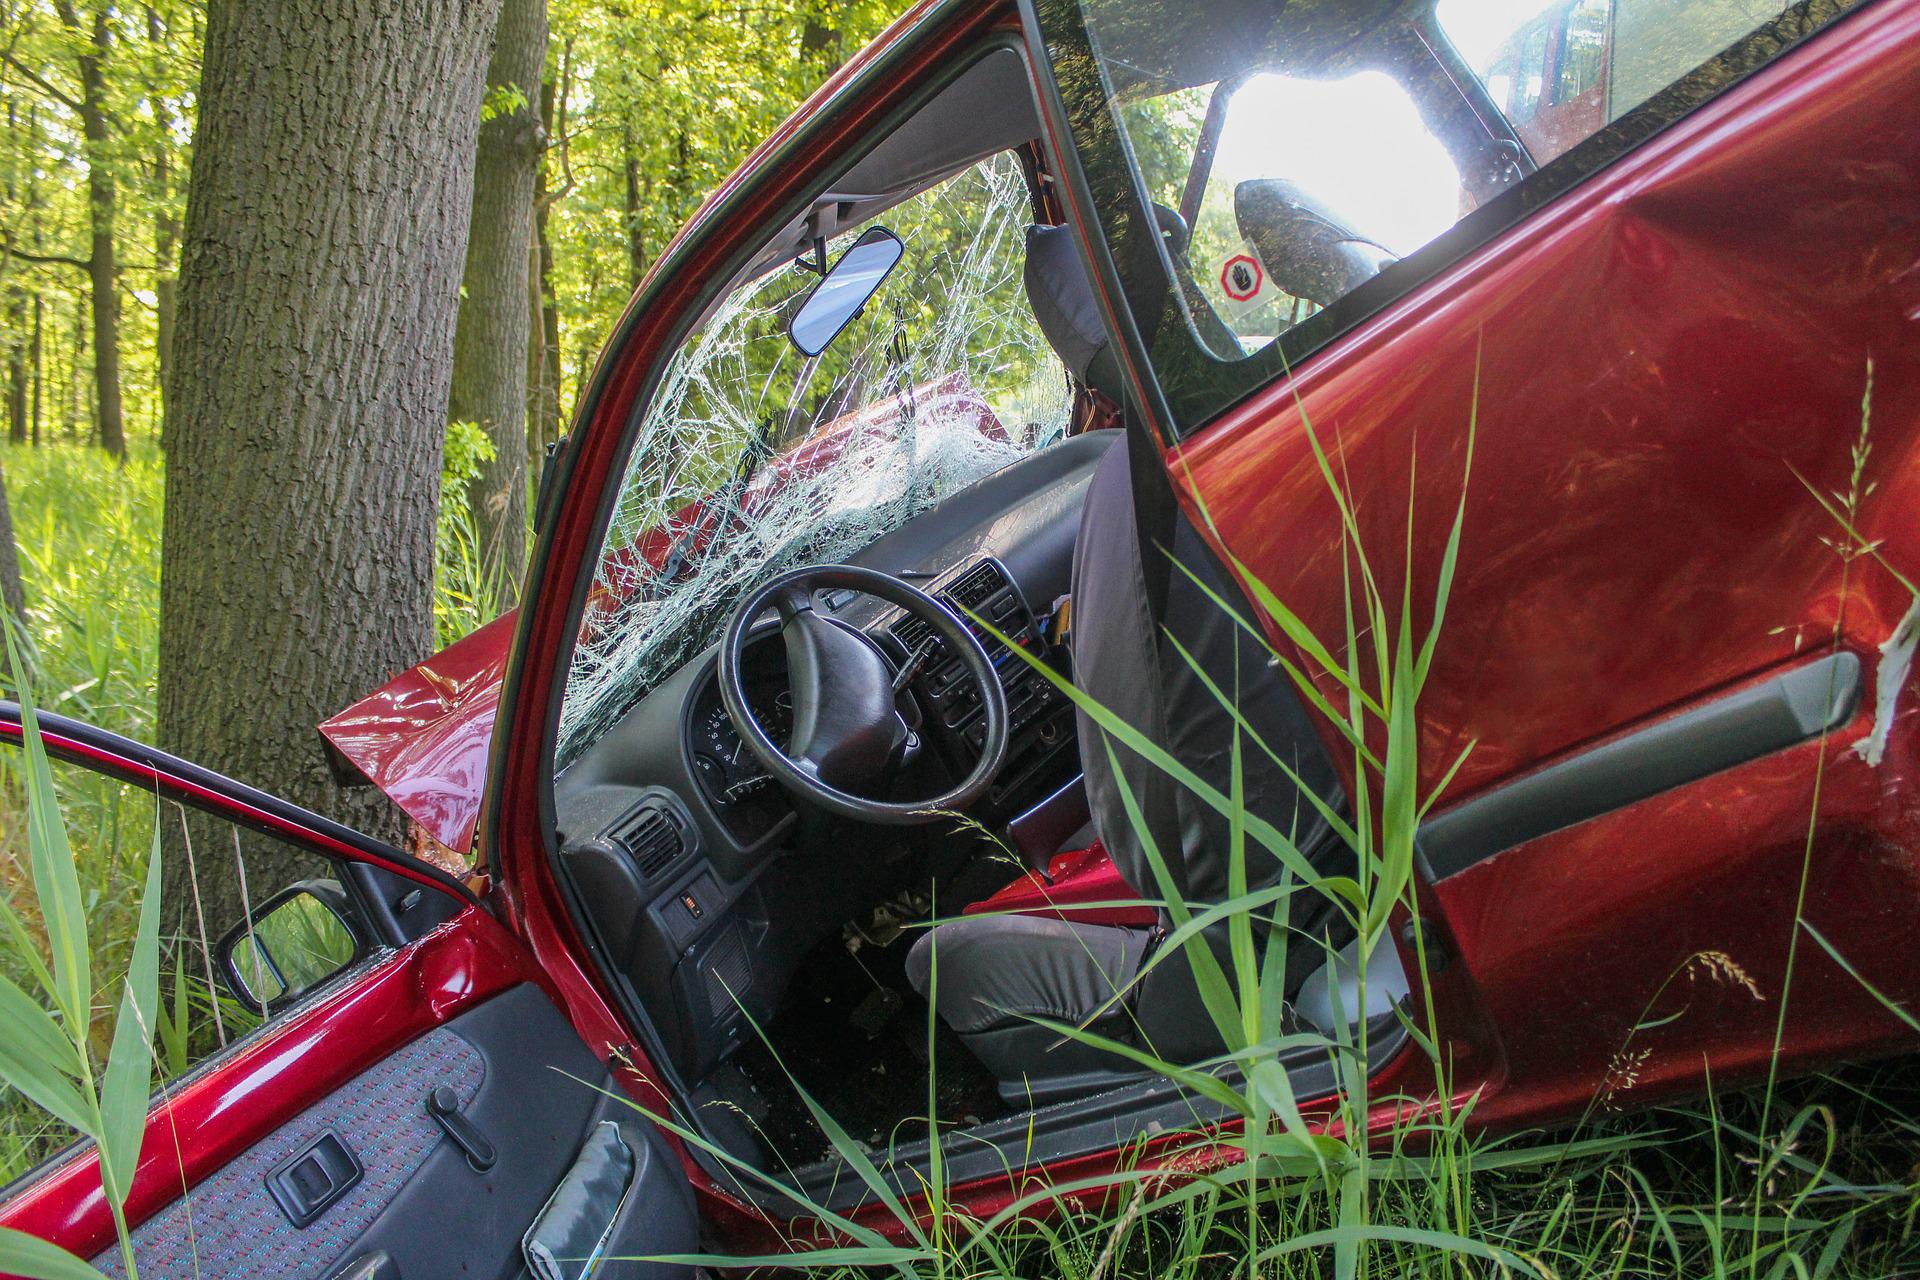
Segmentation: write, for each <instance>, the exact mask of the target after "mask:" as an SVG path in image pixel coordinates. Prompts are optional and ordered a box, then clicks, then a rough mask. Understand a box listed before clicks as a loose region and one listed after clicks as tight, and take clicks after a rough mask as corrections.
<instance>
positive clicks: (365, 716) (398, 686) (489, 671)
mask: <svg viewBox="0 0 1920 1280" xmlns="http://www.w3.org/2000/svg"><path fill="white" fill-rule="evenodd" d="M913 399H914V400H915V402H916V403H917V404H918V405H919V406H920V407H921V409H922V410H923V411H934V412H938V413H939V414H940V416H941V418H942V419H944V420H947V421H958V422H964V423H966V424H968V425H971V426H972V427H973V429H974V430H975V431H978V432H979V433H980V434H981V435H983V436H986V437H988V438H991V439H995V440H1002V441H1004V440H1006V439H1007V438H1008V437H1007V433H1006V429H1005V428H1004V427H1002V426H1001V425H1000V420H999V419H998V418H997V417H995V416H994V413H993V410H992V409H991V408H989V407H988V406H987V403H986V401H985V400H983V399H982V398H981V396H980V393H979V392H977V391H975V390H974V389H973V387H972V386H971V385H970V384H968V382H967V381H966V379H965V378H964V377H962V376H960V375H957V374H956V375H951V376H949V377H946V378H942V379H940V380H939V381H937V382H932V383H928V384H925V385H923V386H920V387H917V388H915V389H914V393H913ZM896 414H897V411H896V410H894V409H893V406H892V405H891V404H888V403H882V404H879V405H874V406H871V407H869V408H867V409H865V410H862V411H860V412H857V413H852V414H849V415H847V416H846V417H843V418H839V419H836V420H835V421H834V422H832V423H829V424H828V425H827V426H825V427H823V428H821V429H820V430H818V431H816V432H814V433H813V434H812V435H811V436H809V437H808V438H807V439H806V440H803V441H801V442H800V443H799V444H797V445H795V446H794V447H793V448H791V449H789V450H788V451H787V452H786V453H784V454H782V455H781V456H779V457H777V458H774V459H771V460H770V461H769V462H768V463H767V465H766V467H765V468H764V470H763V471H762V473H761V475H760V476H759V477H758V478H757V479H756V480H755V481H754V483H753V484H752V485H751V486H750V487H749V489H748V490H747V492H746V493H745V494H743V495H742V497H741V499H740V503H741V505H742V507H744V508H748V509H751V508H752V507H753V506H754V505H755V504H756V503H759V502H764V501H765V500H766V498H767V496H768V495H770V494H771V493H773V492H775V491H777V490H778V489H780V488H782V487H783V486H784V485H786V484H787V483H788V482H790V481H791V480H793V479H795V478H797V477H800V476H804V475H807V474H810V473H811V472H813V471H816V470H819V469H820V468H823V467H828V466H831V465H833V462H834V460H835V459H837V458H838V457H840V455H841V454H842V453H843V452H844V451H845V450H846V449H847V448H848V447H849V446H850V445H852V444H853V443H854V442H855V441H857V440H858V439H859V438H860V437H861V436H862V435H866V434H869V433H872V432H875V431H886V430H889V429H890V428H891V427H892V426H893V423H894V419H895V417H896ZM711 496H712V495H708V498H711ZM726 518H727V517H726V514H725V513H724V512H720V511H716V510H714V509H712V508H711V507H709V505H708V499H707V498H701V499H697V500H695V501H693V502H690V503H688V504H687V505H686V506H685V507H682V508H681V509H680V510H679V511H678V512H676V513H675V514H674V515H673V516H671V517H670V518H669V519H668V520H667V522H666V523H665V524H664V525H663V526H660V527H657V528H655V529H652V530H649V531H648V532H647V533H645V534H642V535H641V536H640V538H639V539H637V540H636V541H635V543H634V544H633V547H632V548H631V549H630V550H628V551H625V552H622V553H618V554H617V555H616V556H615V558H614V559H613V560H612V561H611V562H610V563H609V564H607V565H605V566H603V567H602V570H601V572H600V573H599V575H598V578H599V581H598V582H597V583H596V586H595V590H594V594H592V595H590V596H589V598H588V602H587V608H588V621H587V625H588V626H592V625H593V618H594V616H595V615H596V614H599V613H601V612H602V610H603V609H604V608H605V606H606V605H607V603H608V602H607V599H606V598H605V597H606V596H609V595H620V594H623V593H624V590H625V589H630V588H631V587H632V586H634V585H636V584H637V583H639V582H640V581H642V580H643V577H644V575H642V574H639V573H636V572H634V569H635V567H636V566H634V564H633V561H634V560H636V559H637V560H640V561H642V562H644V563H646V564H648V565H652V566H653V567H655V568H657V567H658V566H659V565H660V564H661V563H662V562H663V561H664V560H665V559H666V557H667V555H668V554H669V550H670V548H671V547H672V546H673V545H674V543H675V542H677V541H679V540H680V539H681V538H682V536H683V535H686V540H687V542H688V544H689V546H690V548H691V549H692V550H693V551H694V552H695V553H696V554H697V553H698V552H699V551H700V550H701V549H702V548H703V547H704V546H705V545H706V544H707V543H708V542H710V541H711V540H712V539H713V537H714V535H715V533H716V532H717V531H718V530H717V526H718V525H719V524H720V523H721V522H722V521H723V520H725V519H726ZM517 616H518V612H517V611H509V612H507V613H504V614H502V615H501V616H499V617H498V618H495V619H494V620H493V621H492V622H489V623H488V624H487V625H486V626H484V627H481V628H480V629H479V630H478V631H475V632H474V633H473V634H472V635H470V636H467V637H466V638H465V639H463V640H460V641H458V642H456V643H454V644H452V645H450V646H448V647H447V648H445V649H442V650H441V651H440V652H439V653H436V654H434V655H433V656H432V657H431V658H428V659H427V660H426V661H425V662H422V663H420V664H419V665H418V666H414V667H410V668H408V669H407V670H406V671H403V672H401V673H400V674H399V675H398V676H396V677H394V678H393V679H392V680H389V681H388V682H387V683H386V684H384V685H381V686H380V687H379V688H378V689H376V690H374V691H373V692H372V693H371V694H368V695H367V696H366V697H365V698H362V699H361V700H360V701H358V702H356V703H354V704H353V705H352V706H350V707H348V708H347V709H346V710H344V711H341V712H339V713H338V714H337V715H334V716H332V717H331V718H329V719H327V720H323V721H321V723H320V733H321V736H322V737H324V738H325V739H326V741H327V743H328V745H329V746H330V747H331V748H332V749H333V751H334V752H335V753H337V756H338V760H337V761H336V764H344V765H345V766H346V767H345V769H344V770H343V771H344V772H346V773H347V774H349V775H358V777H360V778H364V779H365V780H366V781H368V782H371V783H372V784H373V785H374V786H376V787H379V788H380V790H381V791H383V792H385V793H386V794H387V797H388V798H389V799H391V800H392V801H393V802H394V803H395V804H396V805H398V806H400V809H401V811H402V812H404V813H405V814H406V815H407V816H408V817H410V818H412V819H413V820H414V821H415V822H417V823H419V824H420V827H421V829H422V830H424V831H425V832H426V833H427V834H428V835H430V836H432V837H433V838H434V839H435V840H437V841H439V842H440V843H441V844H443V845H445V846H447V847H448V848H449V849H454V850H458V851H462V852H464V851H466V850H468V849H469V848H471V846H472V843H473V828H474V823H475V822H476V821H477V820H478V819H479V817H480V796H481V791H482V789H483V788H484V787H485V785H486V775H487V752H488V750H489V748H490V746H491V743H492V740H493V722H494V718H495V716H496V715H497V714H498V712H499V710H500V684H501V680H502V679H503V678H504V676H505V674H506V665H507V650H508V648H509V646H511V645H512V643H513V628H514V621H515V619H516V617H517Z"/></svg>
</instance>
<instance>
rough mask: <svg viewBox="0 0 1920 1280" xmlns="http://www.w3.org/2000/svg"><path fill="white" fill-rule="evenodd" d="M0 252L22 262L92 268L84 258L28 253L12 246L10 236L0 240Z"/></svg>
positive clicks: (82, 268) (82, 269)
mask: <svg viewBox="0 0 1920 1280" xmlns="http://www.w3.org/2000/svg"><path fill="white" fill-rule="evenodd" d="M0 253H3V254H5V255H6V256H7V257H9V258H18V259H19V260H20V261H22V262H35V263H39V264H40V265H42V266H48V267H77V268H78V269H79V270H81V271H91V270H93V263H92V262H90V261H88V260H87V259H85V258H70V257H68V256H67V255H65V254H61V253H28V252H27V251H26V250H25V249H16V248H14V247H13V240H12V238H11V237H9V238H7V239H4V240H0Z"/></svg>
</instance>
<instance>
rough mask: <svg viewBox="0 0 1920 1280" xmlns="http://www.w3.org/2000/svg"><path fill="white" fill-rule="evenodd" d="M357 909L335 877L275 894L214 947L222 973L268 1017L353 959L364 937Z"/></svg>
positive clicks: (235, 990) (240, 997)
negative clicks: (353, 918)
mask: <svg viewBox="0 0 1920 1280" xmlns="http://www.w3.org/2000/svg"><path fill="white" fill-rule="evenodd" d="M351 914H352V908H351V906H350V905H349V903H348V901H347V895H346V892H345V890H343V889H342V888H341V887H340V886H339V885H338V884H337V883H335V882H334V881H331V880H303V881H302V882H300V883H299V884H296V885H294V886H293V887H292V888H290V889H285V890H282V891H281V892H280V893H277V894H275V895H274V896H273V897H271V898H269V899H267V901H266V902H265V903H264V904H263V905H262V906H261V907H260V908H259V909H258V910H256V911H255V912H254V913H253V915H252V918H251V919H249V920H242V921H241V922H240V923H239V924H237V925H235V926H234V927H233V928H232V929H230V930H228V931H227V934H226V936H225V937H223V938H221V939H220V941H219V943H218V944H217V945H216V946H215V947H214V959H215V961H216V963H217V964H218V965H219V967H220V976H221V978H222V979H223V980H224V981H225V982H226V984H227V987H228V989H229V990H231V991H232V992H233V994H234V996H235V997H236V998H237V999H238V1000H239V1001H240V1003H242V1004H244V1005H246V1006H247V1007H248V1008H249V1009H253V1010H256V1011H258V1012H259V1013H261V1014H262V1015H263V1016H264V1015H266V1014H269V1013H272V1012H273V1011H274V1010H276V1009H279V1008H282V1007H284V1006H285V1005H287V1004H289V1003H291V1002H292V1001H294V1000H297V999H299V998H300V996H301V995H303V994H305V993H306V992H308V991H311V990H312V989H313V988H315V987H317V986H319V985H320V984H321V983H323V982H325V981H326V980H327V979H328V978H331V977H332V976H333V975H334V974H336V973H338V972H340V970H342V969H344V968H346V967H347V966H348V965H349V964H352V963H353V961H354V958H355V957H356V956H357V955H359V953H360V942H359V939H358V938H356V937H355V936H354V932H353V928H352V926H351V925H349V924H348V923H347V920H348V918H349V917H350V915H351Z"/></svg>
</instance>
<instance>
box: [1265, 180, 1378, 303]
mask: <svg viewBox="0 0 1920 1280" xmlns="http://www.w3.org/2000/svg"><path fill="white" fill-rule="evenodd" d="M1233 217H1234V221H1235V222H1237V223H1239V225H1240V235H1241V236H1242V237H1243V238H1244V239H1245V240H1246V242H1247V243H1248V244H1250V245H1252V246H1253V251H1254V252H1255V253H1257V254H1259V255H1260V262H1261V264H1262V265H1263V266H1265V267H1266V270H1267V275H1268V276H1269V277H1271V278H1272V280H1273V282H1274V284H1276V285H1278V286H1279V287H1280V288H1281V289H1283V290H1285V291H1286V292H1287V293H1289V294H1291V295H1292V296H1294V297H1296V298H1305V299H1306V300H1307V301H1308V302H1311V303H1313V304H1314V305H1315V306H1320V307H1330V306H1332V305H1333V304H1334V303H1336V302H1338V301H1339V300H1340V299H1342V298H1344V297H1346V296H1347V295H1348V294H1349V293H1352V292H1353V291H1354V290H1355V289H1358V288H1359V287H1360V286H1361V285H1363V284H1365V283H1366V282H1367V281H1369V280H1371V279H1373V278H1374V277H1375V276H1376V275H1378V274H1380V269H1381V268H1382V267H1385V266H1387V265H1388V264H1389V263H1391V262H1393V261H1394V257H1393V255H1392V254H1391V253H1389V252H1388V251H1387V250H1386V249H1384V248H1382V247H1381V246H1380V245H1377V244H1375V243H1374V242H1373V241H1371V240H1368V239H1367V238H1366V237H1364V236H1362V235H1360V234H1359V233H1358V232H1355V231H1352V230H1349V229H1348V228H1347V227H1345V226H1343V225H1342V224H1341V223H1340V221H1339V219H1337V218H1336V217H1334V215H1333V212H1332V211H1331V210H1329V209H1328V208H1327V207H1326V206H1325V205H1323V204H1321V203H1320V202H1319V201H1317V200H1315V199H1314V198H1313V197H1312V196H1310V195H1308V194H1307V193H1306V192H1305V191H1303V190H1301V189H1300V186H1299V185H1298V184H1297V183H1292V182H1288V181H1287V180H1286V179H1284V178H1254V179H1251V180H1249V181H1246V182H1242V183H1240V184H1239V185H1238V186H1236V187H1235V188H1234V189H1233Z"/></svg>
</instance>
